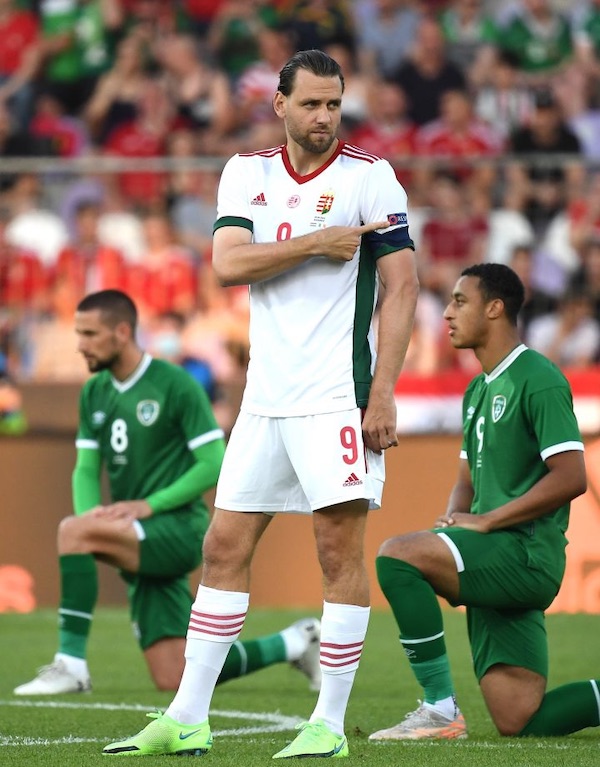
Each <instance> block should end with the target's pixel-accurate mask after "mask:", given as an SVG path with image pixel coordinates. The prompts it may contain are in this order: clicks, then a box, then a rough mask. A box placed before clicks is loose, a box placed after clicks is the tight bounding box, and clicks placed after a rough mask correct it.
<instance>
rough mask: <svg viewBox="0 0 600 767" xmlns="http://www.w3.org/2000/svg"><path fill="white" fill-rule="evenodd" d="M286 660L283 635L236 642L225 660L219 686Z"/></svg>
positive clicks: (218, 682) (271, 635)
mask: <svg viewBox="0 0 600 767" xmlns="http://www.w3.org/2000/svg"><path fill="white" fill-rule="evenodd" d="M285 660H287V656H286V650H285V642H284V641H283V638H282V636H281V634H270V635H269V636H264V637H260V638H259V639H251V640H249V641H245V642H239V641H238V642H234V643H233V645H232V646H231V649H230V650H229V653H228V655H227V658H226V659H225V665H224V666H223V670H222V671H221V673H220V675H219V679H218V681H217V684H221V683H222V682H226V681H227V680H228V679H236V678H237V677H240V676H245V675H246V674H251V673H252V672H253V671H258V670H259V669H261V668H266V667H267V666H271V665H273V663H281V662H282V661H285Z"/></svg>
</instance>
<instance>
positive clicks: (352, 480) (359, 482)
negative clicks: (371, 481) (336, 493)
mask: <svg viewBox="0 0 600 767" xmlns="http://www.w3.org/2000/svg"><path fill="white" fill-rule="evenodd" d="M362 483H363V481H362V479H359V478H358V477H357V476H356V474H355V473H354V472H352V474H351V475H350V476H349V477H348V479H347V480H346V481H345V482H344V484H343V485H342V487H353V486H354V485H362Z"/></svg>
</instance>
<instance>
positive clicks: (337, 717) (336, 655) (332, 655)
mask: <svg viewBox="0 0 600 767" xmlns="http://www.w3.org/2000/svg"><path fill="white" fill-rule="evenodd" d="M369 614H370V608H369V607H360V606H358V605H345V604H332V603H331V602H324V603H323V617H322V619H321V672H322V675H323V677H322V682H321V692H320V693H319V699H318V700H317V705H316V707H315V710H314V711H313V713H312V715H311V717H310V721H311V722H313V721H314V720H315V719H323V720H325V722H326V723H327V725H328V726H329V727H330V728H331V729H332V730H333V731H334V732H337V733H338V734H339V735H342V734H343V732H344V717H345V714H346V708H347V706H348V699H349V698H350V692H351V690H352V685H353V683H354V677H355V676H356V671H357V670H358V664H359V661H360V656H361V653H362V648H363V645H364V641H365V636H366V634H367V626H368V625H369Z"/></svg>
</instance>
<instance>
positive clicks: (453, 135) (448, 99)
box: [413, 90, 504, 195]
mask: <svg viewBox="0 0 600 767" xmlns="http://www.w3.org/2000/svg"><path fill="white" fill-rule="evenodd" d="M503 145H504V140H503V138H502V136H501V134H500V133H498V131H496V129H495V128H494V127H493V126H492V125H490V124H488V123H486V122H483V120H481V119H479V118H478V117H477V116H476V115H475V114H474V111H473V102H472V99H471V97H470V95H469V94H468V93H467V92H466V91H462V90H447V91H446V92H445V93H444V94H443V95H442V96H441V99H440V116H439V118H438V119H437V120H433V121H431V122H429V123H425V125H422V126H420V128H419V129H418V130H417V132H416V135H415V153H416V155H417V156H418V157H420V158H435V159H432V160H431V163H423V164H420V165H419V167H418V168H417V169H416V170H415V173H414V180H413V184H415V185H416V186H417V187H418V188H419V189H427V188H428V187H429V186H430V185H431V182H432V179H433V175H434V168H433V167H432V166H435V165H438V166H439V163H440V160H441V161H442V162H444V165H445V169H446V170H447V172H449V173H451V174H453V175H454V176H456V177H457V178H460V179H461V181H462V182H463V183H465V184H467V185H468V186H470V187H471V189H472V191H473V193H475V194H483V195H489V194H490V193H491V191H492V188H493V186H494V184H495V181H496V177H497V174H496V166H495V164H494V163H491V162H485V160H486V159H491V158H495V157H498V156H499V155H500V152H501V150H502V148H503Z"/></svg>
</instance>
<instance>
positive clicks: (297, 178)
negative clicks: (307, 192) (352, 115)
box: [281, 139, 344, 184]
mask: <svg viewBox="0 0 600 767" xmlns="http://www.w3.org/2000/svg"><path fill="white" fill-rule="evenodd" d="M343 148H344V142H343V141H340V140H339V139H338V145H337V149H336V150H335V152H334V153H333V154H332V155H331V157H330V158H329V159H328V160H327V162H326V163H325V164H324V165H321V167H320V168H317V169H316V170H313V172H312V173H309V174H308V175H307V176H300V175H299V174H298V173H296V171H295V170H294V169H293V167H292V163H291V162H290V156H289V155H288V151H287V147H286V146H285V144H284V146H283V151H282V153H281V156H282V157H283V164H284V166H285V169H286V170H287V172H288V174H289V175H290V176H291V177H292V178H293V179H294V181H295V182H296V183H297V184H306V182H307V181H312V179H313V178H316V177H317V176H318V175H320V174H321V173H323V171H324V170H326V169H327V168H328V167H329V166H330V165H331V163H332V162H333V161H334V160H336V159H337V158H338V157H339V156H340V154H341V153H342V149H343Z"/></svg>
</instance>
